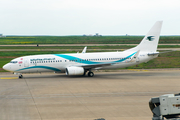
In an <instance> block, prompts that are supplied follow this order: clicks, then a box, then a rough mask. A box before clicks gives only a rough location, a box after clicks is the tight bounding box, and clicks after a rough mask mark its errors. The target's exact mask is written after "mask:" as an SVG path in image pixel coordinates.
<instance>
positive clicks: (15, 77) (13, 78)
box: [1, 77, 18, 79]
mask: <svg viewBox="0 0 180 120" xmlns="http://www.w3.org/2000/svg"><path fill="white" fill-rule="evenodd" d="M1 79H18V77H3V78H1Z"/></svg>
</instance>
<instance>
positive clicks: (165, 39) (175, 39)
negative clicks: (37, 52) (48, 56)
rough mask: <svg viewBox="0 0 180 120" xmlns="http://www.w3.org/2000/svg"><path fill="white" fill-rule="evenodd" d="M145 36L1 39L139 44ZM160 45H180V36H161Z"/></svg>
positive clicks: (1, 40) (1, 41)
mask: <svg viewBox="0 0 180 120" xmlns="http://www.w3.org/2000/svg"><path fill="white" fill-rule="evenodd" d="M143 37H144V36H100V37H96V36H9V37H5V38H0V44H1V45H10V44H12V45H13V44H139V43H140V41H141V40H142V39H143ZM160 43H164V44H169V43H180V36H161V37H160Z"/></svg>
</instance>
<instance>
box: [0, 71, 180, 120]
mask: <svg viewBox="0 0 180 120" xmlns="http://www.w3.org/2000/svg"><path fill="white" fill-rule="evenodd" d="M23 76H24V77H23V79H18V76H16V75H13V74H10V73H0V120H151V119H152V116H153V115H152V113H151V111H150V109H149V104H148V102H149V100H150V98H151V97H157V96H160V95H164V94H175V93H179V92H180V84H179V83H180V69H175V70H174V69H173V70H153V71H150V70H138V71H136V70H126V71H116V72H95V76H94V77H88V76H85V77H81V76H66V75H65V74H52V73H43V74H24V75H23ZM101 118H102V119H101Z"/></svg>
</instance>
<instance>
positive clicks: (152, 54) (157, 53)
mask: <svg viewBox="0 0 180 120" xmlns="http://www.w3.org/2000/svg"><path fill="white" fill-rule="evenodd" d="M174 51H175V50H172V51H165V52H155V53H148V56H154V55H159V54H163V53H168V52H174Z"/></svg>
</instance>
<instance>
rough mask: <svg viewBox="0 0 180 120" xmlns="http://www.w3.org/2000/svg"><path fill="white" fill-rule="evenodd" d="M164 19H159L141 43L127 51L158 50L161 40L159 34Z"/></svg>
mask: <svg viewBox="0 0 180 120" xmlns="http://www.w3.org/2000/svg"><path fill="white" fill-rule="evenodd" d="M161 27H162V21H157V22H156V23H155V24H154V26H153V27H152V28H151V29H150V31H149V32H148V33H147V34H146V36H145V37H144V38H143V40H142V41H141V43H140V44H139V45H138V46H136V47H134V48H132V49H129V50H127V51H138V50H140V51H147V52H156V50H157V46H158V42H159V35H160V32H161Z"/></svg>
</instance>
